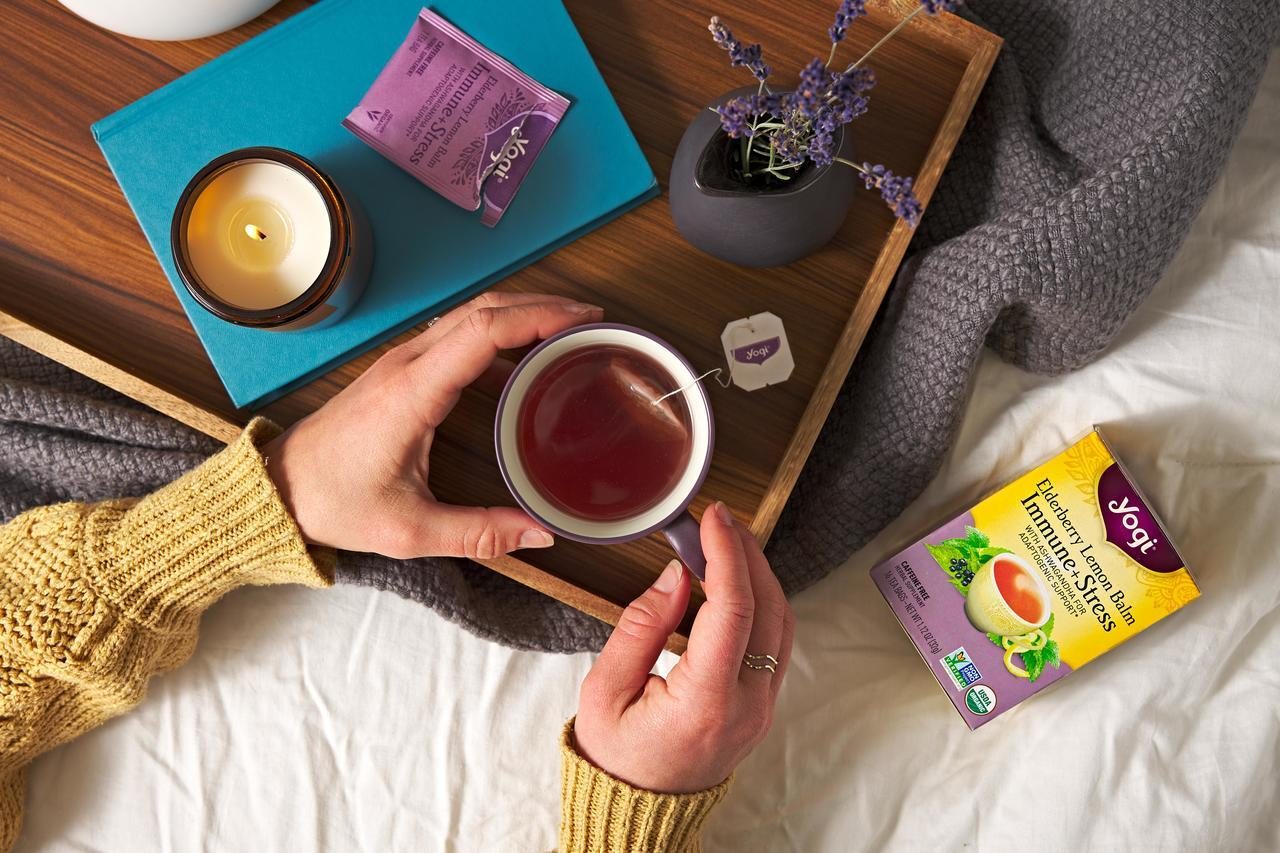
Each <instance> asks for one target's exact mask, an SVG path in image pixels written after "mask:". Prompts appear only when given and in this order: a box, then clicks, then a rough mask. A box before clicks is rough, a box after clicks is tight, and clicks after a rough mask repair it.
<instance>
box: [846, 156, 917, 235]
mask: <svg viewBox="0 0 1280 853" xmlns="http://www.w3.org/2000/svg"><path fill="white" fill-rule="evenodd" d="M842 162H845V161H842ZM849 165H851V166H853V167H854V168H855V169H857V170H858V171H859V172H861V173H862V180H863V181H864V182H865V183H866V185H867V189H878V190H880V197H881V198H882V199H884V202H885V204H887V205H889V208H890V209H891V210H892V211H893V215H894V216H896V217H898V218H899V219H902V220H904V221H905V222H906V223H907V224H908V225H910V226H911V227H912V228H914V227H915V226H916V223H918V222H919V221H920V202H919V200H918V199H916V195H915V192H913V191H912V189H911V186H912V184H913V183H915V181H914V179H912V178H905V177H902V176H900V175H895V174H894V173H893V172H891V171H889V170H888V169H886V168H885V167H884V166H881V165H879V164H877V165H874V166H873V165H872V164H870V163H863V164H862V165H861V166H858V165H856V164H854V163H849Z"/></svg>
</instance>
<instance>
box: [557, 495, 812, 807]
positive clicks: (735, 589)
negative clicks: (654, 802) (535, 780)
mask: <svg viewBox="0 0 1280 853" xmlns="http://www.w3.org/2000/svg"><path fill="white" fill-rule="evenodd" d="M702 548H703V552H704V553H705V554H706V555H707V573H706V574H707V578H706V581H705V582H704V583H703V588H704V589H705V590H706V594H707V603H706V604H704V605H703V606H702V608H701V609H700V610H699V611H698V615H697V618H696V619H695V620H694V623H693V630H692V632H691V633H690V635H689V648H688V650H687V651H686V652H685V653H684V656H683V657H682V658H681V659H680V662H679V663H677V664H676V666H675V668H674V669H672V671H671V674H670V675H669V676H668V677H667V678H666V679H663V678H660V677H658V676H656V675H651V674H650V670H651V669H652V668H653V665H654V663H655V662H656V661H657V659H658V654H659V653H660V652H661V651H662V648H663V646H664V645H665V644H666V641H667V638H668V637H669V636H670V635H671V632H672V631H674V630H675V629H676V626H677V625H679V623H680V620H681V618H683V616H684V613H685V608H686V607H687V606H688V603H689V590H690V581H689V573H688V572H687V571H685V570H683V568H682V567H681V565H680V563H679V562H678V561H675V560H673V561H672V562H671V563H670V564H669V565H668V566H667V568H666V570H665V571H664V572H663V573H662V575H661V576H660V577H659V578H658V580H657V581H656V582H655V583H654V584H653V586H651V587H649V589H648V590H646V591H645V592H644V594H642V595H641V596H640V597H639V598H637V599H636V600H635V601H633V602H632V603H631V605H630V606H629V607H628V608H627V609H626V610H625V611H623V614H622V618H621V619H620V620H619V622H618V626H617V627H616V628H615V629H614V631H613V634H612V636H610V638H609V642H608V643H607V644H605V647H604V650H603V651H602V652H601V653H600V657H599V659H598V660H597V661H596V663H595V665H594V666H593V667H592V668H591V671H590V672H589V673H588V674H587V677H586V679H585V680H584V681H583V683H582V691H581V694H580V696H579V699H578V717H577V720H576V722H575V723H574V740H575V746H576V748H577V750H578V752H579V754H581V755H582V756H583V757H584V758H586V759H587V760H588V761H590V762H591V763H592V764H594V765H595V766H596V767H599V768H600V769H601V770H604V771H605V772H606V773H609V774H610V775H612V776H614V777H615V778H618V779H621V780H622V781H624V782H626V783H627V784H629V785H631V786H633V787H636V788H643V789H646V790H649V791H658V792H662V793H690V792H693V791H701V790H705V789H707V788H711V787H714V786H715V785H717V784H719V783H720V782H723V781H724V780H725V779H726V778H728V776H729V774H730V773H732V772H733V770H734V768H735V767H737V766H738V764H739V763H740V762H741V761H742V760H743V759H744V758H746V757H747V755H748V753H750V752H751V750H752V749H753V748H755V746H756V744H758V743H759V742H760V741H761V740H763V739H764V736H765V734H766V733H767V732H768V731H769V726H770V724H771V723H772V721H773V707H774V703H775V702H776V701H777V698H778V690H779V689H780V688H781V686H782V676H783V674H784V672H785V671H786V667H787V661H788V659H789V658H790V657H791V639H792V635H793V634H794V631H795V617H794V616H793V615H792V612H791V607H790V605H788V604H787V600H786V598H785V597H784V596H783V594H782V587H781V586H780V585H779V584H778V579H777V577H775V576H774V574H773V570H772V569H771V568H770V567H769V563H768V561H767V560H766V559H765V557H764V553H763V552H762V551H761V550H760V545H759V544H758V543H757V542H756V540H755V537H753V536H752V535H751V533H750V532H749V531H748V530H747V529H746V528H745V527H743V526H742V524H740V523H739V522H737V521H735V520H734V518H733V516H732V514H731V513H730V512H729V508H728V507H726V506H725V505H724V504H723V503H715V504H712V505H711V506H710V507H708V508H707V511H706V512H705V513H704V514H703V516H702ZM748 653H750V654H752V655H771V656H773V657H774V658H776V659H777V661H778V664H777V672H770V671H769V670H768V669H752V668H750V667H748V666H746V665H745V663H744V660H743V659H744V656H745V655H747V654H748ZM757 660H763V659H762V658H757Z"/></svg>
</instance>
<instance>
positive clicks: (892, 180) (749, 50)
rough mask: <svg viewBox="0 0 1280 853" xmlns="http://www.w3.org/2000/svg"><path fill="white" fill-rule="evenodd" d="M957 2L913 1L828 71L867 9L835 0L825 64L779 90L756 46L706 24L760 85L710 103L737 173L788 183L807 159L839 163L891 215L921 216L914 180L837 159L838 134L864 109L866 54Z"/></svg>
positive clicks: (858, 2) (716, 22) (868, 75)
mask: <svg viewBox="0 0 1280 853" xmlns="http://www.w3.org/2000/svg"><path fill="white" fill-rule="evenodd" d="M959 5H960V0H918V5H917V6H916V8H915V9H914V10H913V11H912V12H911V13H910V14H909V15H906V16H905V17H904V18H903V19H902V20H901V21H899V22H898V23H897V24H896V25H895V26H894V27H892V28H891V29H890V30H889V32H888V33H886V34H885V35H884V36H883V37H881V38H880V39H879V40H878V41H877V42H876V43H875V44H874V45H872V46H871V48H870V49H869V50H868V51H867V52H866V53H864V54H863V55H862V57H861V58H860V59H858V60H856V61H854V62H852V63H850V64H849V65H848V66H847V67H846V68H845V69H844V70H843V71H839V72H833V70H832V67H833V66H832V62H833V61H834V59H835V55H836V52H837V48H838V46H839V45H840V44H841V43H842V42H843V41H845V39H846V36H847V35H848V32H849V28H850V26H851V25H852V24H853V23H854V22H855V21H856V20H857V19H858V18H860V17H863V16H864V15H866V13H867V11H866V7H867V0H840V2H839V4H838V5H837V8H836V14H835V18H834V20H833V23H832V25H831V27H830V28H829V29H828V31H827V34H828V36H830V38H831V51H830V53H829V55H828V56H827V60H826V62H823V61H822V60H821V59H819V58H817V57H815V58H814V59H812V60H811V61H810V62H809V63H808V64H807V65H805V67H804V68H803V69H802V70H801V71H800V82H799V84H798V85H797V86H796V88H795V89H794V90H793V91H783V92H775V91H772V90H770V89H768V88H767V87H766V86H765V79H766V78H767V77H768V76H769V74H770V71H771V69H770V68H769V66H768V65H766V64H765V63H764V59H763V52H762V50H761V48H760V45H758V44H752V45H743V44H742V43H741V42H740V41H739V40H738V39H737V38H735V37H734V35H733V33H732V32H730V31H729V28H728V27H726V26H725V25H724V24H723V23H722V22H721V20H720V18H718V17H713V18H712V19H711V23H710V25H709V26H708V28H707V29H708V30H710V32H711V36H712V38H713V39H714V40H715V42H716V44H717V45H719V46H720V47H722V48H723V49H724V50H726V51H728V53H729V61H730V63H731V64H733V65H734V66H742V67H745V68H747V70H748V71H750V72H751V74H752V76H753V77H755V78H756V79H757V80H758V81H759V83H760V86H759V89H758V90H757V91H756V92H755V93H754V94H751V95H746V96H742V97H736V98H731V99H729V100H728V101H726V102H725V103H723V104H721V105H720V106H719V107H716V108H715V112H716V113H717V114H718V116H719V118H720V126H721V128H722V129H723V130H724V132H725V134H726V135H728V136H729V137H731V138H733V139H736V140H738V141H739V142H740V144H741V160H740V162H741V170H742V176H743V178H744V179H748V180H750V179H753V178H756V177H758V176H768V177H770V178H772V179H775V180H778V181H787V180H790V179H791V178H792V177H794V176H795V175H796V174H797V173H798V170H799V169H800V168H801V167H802V166H804V165H805V164H806V163H812V164H813V166H814V167H816V168H825V167H827V166H830V165H831V164H832V163H837V162H838V163H842V164H844V165H847V166H849V167H851V168H853V169H856V170H857V171H858V172H859V173H861V175H862V178H863V181H864V182H865V183H866V185H867V188H868V189H875V190H877V191H879V193H880V197H881V198H882V199H884V202H885V204H887V205H888V206H889V208H890V209H891V210H892V211H893V212H894V215H895V216H897V217H899V218H900V219H902V220H904V221H906V222H907V223H908V224H910V225H912V226H913V227H914V226H915V225H916V223H917V222H918V221H919V219H920V214H921V205H920V202H919V200H917V199H916V197H915V193H914V191H913V188H912V185H913V179H912V178H910V177H906V176H901V175H896V174H894V173H893V172H892V171H890V170H889V169H887V168H886V167H884V166H883V165H872V164H870V163H862V164H858V163H855V162H853V161H851V160H846V159H844V158H843V157H840V156H839V140H840V138H841V137H840V134H841V131H842V129H843V128H845V127H846V126H847V125H848V124H849V123H850V122H852V121H854V120H855V119H857V118H858V117H859V116H862V115H863V114H865V113H866V112H867V109H868V107H869V106H870V98H869V96H868V93H869V92H870V91H871V89H872V88H873V87H874V86H875V84H876V76H875V73H874V72H873V71H872V70H871V69H870V68H865V67H863V65H864V64H865V63H866V61H867V59H868V58H869V57H870V56H871V55H872V54H874V53H875V52H876V51H877V50H878V49H879V48H881V47H882V46H883V45H884V44H886V43H887V42H888V41H890V40H891V39H892V38H893V36H894V35H895V34H897V33H898V32H899V31H901V30H902V29H903V28H904V27H905V26H907V25H908V24H909V23H910V22H911V21H912V20H913V19H914V18H917V17H919V16H920V15H923V14H929V15H936V14H938V13H939V12H943V11H946V12H950V11H954V10H955V9H956V7H957V6H959ZM836 67H838V66H836Z"/></svg>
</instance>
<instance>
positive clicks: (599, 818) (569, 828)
mask: <svg viewBox="0 0 1280 853" xmlns="http://www.w3.org/2000/svg"><path fill="white" fill-rule="evenodd" d="M560 757H561V770H560V853H667V851H672V853H685V851H689V853H698V851H700V850H702V843H701V839H700V835H699V833H700V832H701V831H702V824H703V822H704V821H705V820H706V819H707V815H708V814H710V813H711V810H712V809H713V808H715V806H716V804H717V803H719V802H720V801H721V800H723V799H724V795H725V794H726V793H728V791H729V783H730V781H731V780H729V779H726V780H725V781H723V782H721V783H720V784H719V785H716V786H715V787H714V788H708V789H707V790H705V791H698V792H696V793H693V794H657V793H654V792H652V791H645V790H642V789H640V788H633V787H631V786H630V785H628V784H627V783H626V782H623V781H621V780H620V779H615V778H613V777H612V776H610V775H609V774H608V773H605V772H604V771H603V770H600V769H599V768H598V767H596V766H595V765H593V764H592V763H591V762H589V761H587V760H586V759H585V758H583V757H582V756H581V755H579V754H578V750H577V749H576V748H575V746H574V743H573V720H570V721H569V722H568V723H567V724H566V725H565V727H564V731H563V732H562V733H561V735H560Z"/></svg>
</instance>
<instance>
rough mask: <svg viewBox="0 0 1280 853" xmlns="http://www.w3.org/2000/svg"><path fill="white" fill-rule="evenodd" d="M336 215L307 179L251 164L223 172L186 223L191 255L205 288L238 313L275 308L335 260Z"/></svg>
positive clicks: (298, 293)
mask: <svg viewBox="0 0 1280 853" xmlns="http://www.w3.org/2000/svg"><path fill="white" fill-rule="evenodd" d="M330 227H331V223H330V220H329V211H328V208H327V207H326V206H325V203H324V199H323V198H322V197H321V195H320V192H319V190H317V189H316V188H315V187H314V186H313V185H312V184H311V182H310V181H309V180H307V178H306V177H304V176H303V175H301V174H299V173H298V172H297V171H295V170H294V169H291V168H289V167H288V166H285V165H283V164H280V163H273V162H268V161H250V162H247V163H241V164H238V165H235V166H232V167H231V168H229V169H226V170H225V171H222V172H219V173H218V174H217V175H216V176H215V177H214V178H213V179H212V180H211V181H209V182H208V183H207V184H206V185H205V186H204V187H203V188H202V189H201V191H200V194H199V196H198V197H197V198H196V200H195V202H194V203H193V204H192V206H191V215H190V217H189V218H188V220H187V230H186V239H187V254H188V256H189V258H190V260H191V266H192V268H193V269H194V270H195V273H196V275H198V276H199V277H200V281H201V282H202V283H203V284H204V286H205V287H206V288H207V289H208V290H210V291H212V292H213V293H214V294H215V295H216V296H218V298H220V299H222V300H223V301H225V302H227V303H230V304H231V305H234V306H236V307H239V308H245V309H250V310H261V309H266V308H276V307H278V306H281V305H284V304H286V303H288V302H290V301H292V300H293V299H296V298H297V297H299V296H301V295H302V294H303V292H305V291H306V289H307V288H308V287H310V286H311V285H312V284H313V283H314V282H315V280H316V278H318V277H319V275H320V272H321V270H322V269H323V268H324V263H325V259H326V258H327V257H328V255H329V244H330V240H331V237H330Z"/></svg>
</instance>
